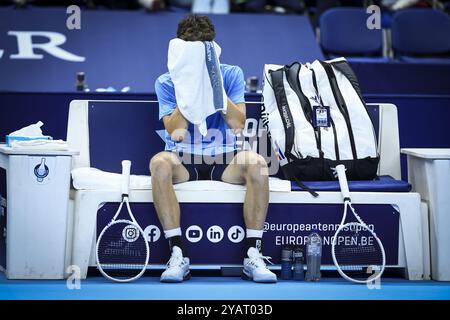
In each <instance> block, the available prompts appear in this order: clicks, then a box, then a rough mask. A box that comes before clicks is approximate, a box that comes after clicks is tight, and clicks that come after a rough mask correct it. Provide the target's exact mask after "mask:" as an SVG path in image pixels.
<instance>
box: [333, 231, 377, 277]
mask: <svg viewBox="0 0 450 320" xmlns="http://www.w3.org/2000/svg"><path fill="white" fill-rule="evenodd" d="M354 226H355V225H354ZM356 227H358V229H359V230H358V231H354V230H353V231H352V230H349V229H350V228H349V229H348V230H344V229H343V230H341V231H340V232H339V233H338V234H336V236H335V237H336V240H335V241H336V244H335V246H334V255H335V258H336V262H337V264H338V266H339V268H340V269H341V270H342V271H343V272H344V273H348V272H355V271H360V272H362V274H361V275H359V277H360V278H361V277H362V278H368V277H369V276H370V272H367V269H368V268H369V269H370V270H377V269H378V270H379V269H381V266H382V265H383V253H382V248H381V247H380V245H379V243H378V241H377V239H376V237H375V236H374V234H372V233H371V232H370V231H369V230H368V229H366V228H365V226H363V225H356ZM347 275H348V276H349V277H351V275H350V274H347ZM353 277H355V275H353Z"/></svg>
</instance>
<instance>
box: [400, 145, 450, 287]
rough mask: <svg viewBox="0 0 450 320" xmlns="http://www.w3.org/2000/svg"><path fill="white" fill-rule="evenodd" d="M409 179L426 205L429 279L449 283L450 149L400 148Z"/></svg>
mask: <svg viewBox="0 0 450 320" xmlns="http://www.w3.org/2000/svg"><path fill="white" fill-rule="evenodd" d="M402 153H404V154H406V155H407V156H408V180H409V182H410V183H411V184H412V187H413V191H414V192H418V193H420V197H421V198H422V201H424V202H426V203H427V204H428V208H429V222H430V247H431V250H430V251H431V277H432V278H433V279H434V280H438V281H450V149H402Z"/></svg>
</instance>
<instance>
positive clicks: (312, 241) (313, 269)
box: [306, 230, 322, 281]
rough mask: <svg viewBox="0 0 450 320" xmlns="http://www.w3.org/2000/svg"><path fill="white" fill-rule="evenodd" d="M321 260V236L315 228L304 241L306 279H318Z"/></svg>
mask: <svg viewBox="0 0 450 320" xmlns="http://www.w3.org/2000/svg"><path fill="white" fill-rule="evenodd" d="M321 260H322V238H321V237H320V235H319V234H318V233H317V230H313V232H312V233H311V234H310V235H309V237H308V240H307V242H306V281H319V280H320V264H321Z"/></svg>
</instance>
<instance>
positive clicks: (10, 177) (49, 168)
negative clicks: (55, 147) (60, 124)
mask: <svg viewBox="0 0 450 320" xmlns="http://www.w3.org/2000/svg"><path fill="white" fill-rule="evenodd" d="M75 154H77V152H74V151H24V150H20V151H18V150H13V149H11V148H8V147H6V146H4V145H0V167H2V168H4V169H5V170H6V180H7V199H6V202H7V204H6V208H7V209H6V211H7V226H6V276H7V278H8V279H63V278H64V275H65V256H66V253H65V248H66V237H67V226H68V204H69V189H70V168H71V160H72V155H75Z"/></svg>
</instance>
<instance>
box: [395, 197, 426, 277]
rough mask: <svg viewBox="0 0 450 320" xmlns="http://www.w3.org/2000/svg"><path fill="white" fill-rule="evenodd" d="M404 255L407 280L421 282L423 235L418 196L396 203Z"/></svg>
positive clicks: (422, 272)
mask: <svg viewBox="0 0 450 320" xmlns="http://www.w3.org/2000/svg"><path fill="white" fill-rule="evenodd" d="M397 205H398V207H399V210H400V224H401V227H402V232H403V244H404V247H405V255H406V274H407V277H408V279H409V280H423V274H424V268H423V234H422V214H421V203H420V196H419V194H411V199H408V200H407V201H402V202H401V203H397Z"/></svg>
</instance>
